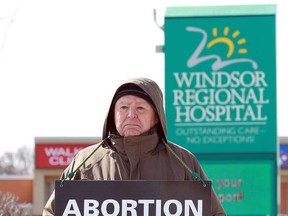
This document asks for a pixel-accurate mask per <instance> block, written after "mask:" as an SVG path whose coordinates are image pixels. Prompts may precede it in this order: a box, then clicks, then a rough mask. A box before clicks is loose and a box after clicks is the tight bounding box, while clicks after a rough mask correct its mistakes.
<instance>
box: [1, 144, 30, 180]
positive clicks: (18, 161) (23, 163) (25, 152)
mask: <svg viewBox="0 0 288 216" xmlns="http://www.w3.org/2000/svg"><path fill="white" fill-rule="evenodd" d="M33 168H34V153H33V150H31V149H29V148H27V147H22V148H20V149H18V150H17V152H16V153H13V152H6V153H4V154H3V155H2V156H0V174H6V175H29V174H31V173H32V172H33Z"/></svg>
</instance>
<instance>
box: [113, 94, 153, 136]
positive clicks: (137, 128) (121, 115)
mask: <svg viewBox="0 0 288 216" xmlns="http://www.w3.org/2000/svg"><path fill="white" fill-rule="evenodd" d="M114 121H115V126H116V129H117V131H118V133H119V134H120V135H121V136H137V135H140V134H142V133H144V132H146V131H148V130H149V129H151V128H152V127H154V126H155V124H157V122H158V118H157V116H156V114H155V111H154V109H153V108H152V106H151V105H150V103H148V102H147V101H146V100H144V99H143V98H140V97H137V96H134V95H125V96H123V97H121V98H119V99H118V100H117V102H116V104H115V108H114Z"/></svg>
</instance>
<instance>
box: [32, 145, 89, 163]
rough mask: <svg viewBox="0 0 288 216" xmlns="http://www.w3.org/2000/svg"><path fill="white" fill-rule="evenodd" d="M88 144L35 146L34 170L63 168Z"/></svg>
mask: <svg viewBox="0 0 288 216" xmlns="http://www.w3.org/2000/svg"><path fill="white" fill-rule="evenodd" d="M87 146H89V144H36V150H35V152H36V160H35V167H36V168H65V167H67V166H68V165H69V164H70V163H71V162H72V160H73V158H74V156H75V155H76V154H77V153H78V152H79V151H80V150H81V149H83V148H85V147H87Z"/></svg>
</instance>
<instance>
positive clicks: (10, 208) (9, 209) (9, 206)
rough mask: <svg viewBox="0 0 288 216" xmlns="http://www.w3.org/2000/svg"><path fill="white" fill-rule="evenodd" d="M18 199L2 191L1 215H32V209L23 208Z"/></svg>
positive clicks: (0, 197) (0, 200) (0, 199)
mask: <svg viewBox="0 0 288 216" xmlns="http://www.w3.org/2000/svg"><path fill="white" fill-rule="evenodd" d="M18 199H19V198H18V197H17V196H16V195H14V194H12V193H9V192H6V193H3V192H1V191H0V206H1V208H0V215H6V216H10V215H11V216H12V215H19V216H24V215H26V216H27V215H32V214H31V208H30V209H29V208H23V207H21V205H20V204H19V203H18Z"/></svg>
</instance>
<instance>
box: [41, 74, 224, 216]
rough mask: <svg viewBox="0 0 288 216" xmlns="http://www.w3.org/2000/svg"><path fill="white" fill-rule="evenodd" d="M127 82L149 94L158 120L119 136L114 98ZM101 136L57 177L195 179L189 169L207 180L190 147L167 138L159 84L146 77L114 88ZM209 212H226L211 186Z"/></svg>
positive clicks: (49, 211)
mask: <svg viewBox="0 0 288 216" xmlns="http://www.w3.org/2000/svg"><path fill="white" fill-rule="evenodd" d="M131 84H132V85H136V86H138V87H140V88H141V89H142V90H143V91H144V92H145V93H147V94H148V95H149V96H150V98H151V100H152V102H153V103H154V104H153V105H154V109H155V111H156V113H157V115H158V118H159V123H158V124H157V126H156V127H155V128H152V129H151V130H150V131H148V132H146V133H144V134H141V135H139V136H131V137H122V136H120V135H119V134H118V133H117V131H116V129H115V124H114V104H115V100H114V99H115V98H116V93H117V92H119V89H123V88H125V87H126V86H131ZM102 139H103V141H102V142H100V143H97V144H94V145H91V146H89V147H86V148H85V149H82V150H81V151H80V152H79V153H78V154H77V155H76V156H75V158H74V160H73V161H72V162H71V164H70V165H69V166H68V167H67V168H66V169H65V170H64V171H63V173H62V175H61V179H64V178H67V175H68V174H69V173H71V172H73V175H72V176H70V178H69V179H70V180H81V179H89V180H195V179H194V178H193V177H192V175H191V173H190V172H189V170H190V171H192V172H195V173H197V174H198V175H199V176H200V177H201V178H202V179H203V180H208V179H207V176H206V174H205V173H204V171H203V169H202V168H201V166H200V164H199V162H198V160H197V159H196V157H195V156H194V155H193V154H192V153H191V152H190V151H188V150H186V149H184V148H183V147H181V146H179V145H177V144H174V143H172V142H170V141H168V140H167V125H166V117H165V112H164V106H163V94H162V91H161V89H160V88H159V86H158V85H157V84H156V83H155V82H154V81H152V80H150V79H147V78H135V79H130V80H127V81H125V82H123V83H122V84H121V85H120V86H119V88H117V90H116V91H115V94H114V96H113V98H112V100H111V104H110V107H109V110H108V113H107V117H106V119H105V122H104V126H103V134H102ZM83 161H84V162H83ZM183 164H184V165H183ZM185 166H187V167H188V168H187V167H185ZM54 202H55V194H54V192H53V193H52V195H51V196H50V198H49V200H48V202H47V203H46V205H45V207H44V209H43V214H42V215H43V216H48V215H54V208H55V203H54ZM211 213H212V215H217V216H223V215H224V216H225V215H226V214H225V211H224V209H223V208H222V206H221V204H220V202H219V200H218V198H217V196H216V194H215V192H214V190H213V188H212V192H211Z"/></svg>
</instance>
